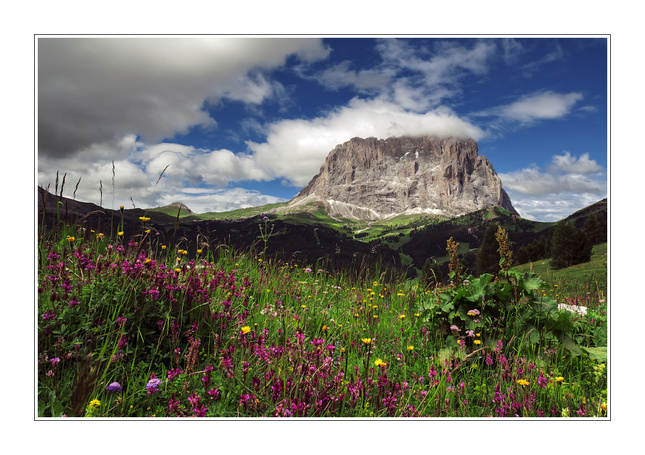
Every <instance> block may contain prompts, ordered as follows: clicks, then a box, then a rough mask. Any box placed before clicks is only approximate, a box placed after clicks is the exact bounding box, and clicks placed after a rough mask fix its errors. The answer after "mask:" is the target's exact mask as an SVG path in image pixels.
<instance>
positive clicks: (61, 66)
mask: <svg viewBox="0 0 645 455" xmlns="http://www.w3.org/2000/svg"><path fill="white" fill-rule="evenodd" d="M328 53H329V49H327V48H326V47H325V46H324V45H323V44H322V41H321V40H319V39H313V38H304V39H297V38H285V39H281V38H217V37H207V38H194V37H184V38H177V37H172V38H40V39H39V40H38V128H39V151H40V153H41V154H53V155H56V156H63V155H67V154H70V153H74V152H76V151H78V150H80V149H86V148H88V147H90V146H91V145H92V144H100V143H103V142H106V141H113V140H115V139H116V140H118V139H119V138H121V137H123V136H125V135H128V134H137V135H139V136H141V137H143V139H144V140H146V141H147V142H148V143H154V142H158V141H160V140H162V139H166V138H172V137H173V136H174V135H175V134H183V133H186V132H188V131H189V129H190V128H191V127H194V126H198V125H202V126H213V125H215V124H216V122H215V120H214V119H212V118H210V117H209V115H208V113H207V112H206V111H205V110H203V109H202V107H203V105H204V101H205V100H209V101H211V102H212V101H217V100H218V99H220V98H222V97H230V98H231V99H236V100H241V101H244V102H249V103H260V102H262V101H263V100H264V99H265V98H266V97H270V96H275V95H276V94H279V93H281V86H280V85H279V84H277V83H274V82H271V81H269V80H267V79H266V77H265V76H264V75H263V74H262V71H265V70H270V69H274V68H277V67H279V66H281V65H283V64H284V63H285V62H286V59H287V57H288V56H289V55H296V56H298V58H300V59H301V60H303V61H307V62H311V61H315V60H318V59H322V58H325V57H326V56H327V55H328Z"/></svg>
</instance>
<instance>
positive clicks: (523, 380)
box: [517, 379, 530, 387]
mask: <svg viewBox="0 0 645 455" xmlns="http://www.w3.org/2000/svg"><path fill="white" fill-rule="evenodd" d="M517 383H518V384H519V385H521V386H522V387H525V386H527V385H529V384H530V382H529V381H527V380H526V379H518V381H517Z"/></svg>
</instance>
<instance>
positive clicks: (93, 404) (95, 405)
mask: <svg viewBox="0 0 645 455" xmlns="http://www.w3.org/2000/svg"><path fill="white" fill-rule="evenodd" d="M99 406H101V402H100V401H99V400H97V399H96V398H95V399H93V400H92V401H90V405H89V407H90V408H91V409H96V408H98V407H99Z"/></svg>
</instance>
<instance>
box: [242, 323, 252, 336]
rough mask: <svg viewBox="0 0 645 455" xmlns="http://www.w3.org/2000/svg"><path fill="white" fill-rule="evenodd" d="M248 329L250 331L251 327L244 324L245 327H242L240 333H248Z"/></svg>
mask: <svg viewBox="0 0 645 455" xmlns="http://www.w3.org/2000/svg"><path fill="white" fill-rule="evenodd" d="M250 331H251V327H249V326H248V325H247V326H245V327H242V333H243V334H244V335H246V334H247V333H249V332H250Z"/></svg>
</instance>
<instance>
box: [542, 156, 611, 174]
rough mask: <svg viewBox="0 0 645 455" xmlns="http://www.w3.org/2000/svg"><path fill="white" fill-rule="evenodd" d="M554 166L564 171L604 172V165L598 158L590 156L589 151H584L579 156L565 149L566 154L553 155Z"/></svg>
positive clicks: (576, 172) (577, 172) (578, 172)
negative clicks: (593, 158)
mask: <svg viewBox="0 0 645 455" xmlns="http://www.w3.org/2000/svg"><path fill="white" fill-rule="evenodd" d="M553 166H554V167H555V168H556V169H557V170H560V171H562V172H567V173H572V174H593V173H596V172H602V171H603V167H602V166H600V165H599V164H598V163H597V162H596V160H592V159H590V158H589V153H583V154H582V155H580V157H579V158H576V157H575V156H573V155H571V153H570V152H567V151H565V152H564V155H555V156H554V157H553Z"/></svg>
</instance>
